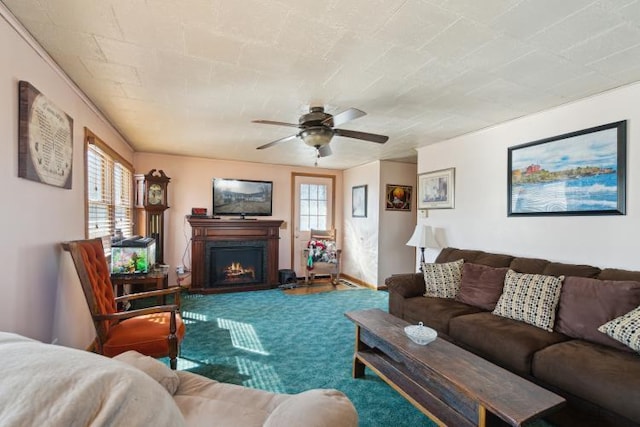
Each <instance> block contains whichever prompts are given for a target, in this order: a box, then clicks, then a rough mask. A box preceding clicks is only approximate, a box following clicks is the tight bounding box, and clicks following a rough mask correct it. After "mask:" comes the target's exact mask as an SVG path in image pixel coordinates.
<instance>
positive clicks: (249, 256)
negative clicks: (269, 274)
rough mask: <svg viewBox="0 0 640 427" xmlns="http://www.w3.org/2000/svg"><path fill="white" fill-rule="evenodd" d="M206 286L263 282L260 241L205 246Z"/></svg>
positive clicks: (262, 246)
mask: <svg viewBox="0 0 640 427" xmlns="http://www.w3.org/2000/svg"><path fill="white" fill-rule="evenodd" d="M207 249H208V250H207V255H208V258H209V259H208V263H207V264H208V269H207V270H208V271H207V273H208V279H207V281H206V283H207V284H208V287H210V288H211V287H216V286H229V285H246V284H252V283H256V284H259V283H264V277H265V265H266V262H265V257H266V250H265V246H264V244H262V242H226V243H224V242H216V244H211V245H210V246H209V247H208V248H207Z"/></svg>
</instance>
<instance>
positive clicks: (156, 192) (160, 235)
mask: <svg viewBox="0 0 640 427" xmlns="http://www.w3.org/2000/svg"><path fill="white" fill-rule="evenodd" d="M169 181H171V178H169V177H168V176H167V175H165V174H164V171H162V170H159V171H158V173H156V170H155V169H151V171H150V172H149V173H148V174H146V175H144V184H143V203H142V205H143V208H144V217H145V218H144V219H143V221H144V225H145V230H144V231H145V232H144V234H145V236H147V237H153V238H154V239H155V240H156V262H157V263H158V264H164V211H165V210H167V208H169V206H168V205H167V187H168V185H169Z"/></svg>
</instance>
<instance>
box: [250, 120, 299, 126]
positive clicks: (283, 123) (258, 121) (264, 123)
mask: <svg viewBox="0 0 640 427" xmlns="http://www.w3.org/2000/svg"><path fill="white" fill-rule="evenodd" d="M251 123H260V124H261V125H276V126H289V127H293V128H297V127H300V125H294V124H293V123H285V122H274V121H273V120H251Z"/></svg>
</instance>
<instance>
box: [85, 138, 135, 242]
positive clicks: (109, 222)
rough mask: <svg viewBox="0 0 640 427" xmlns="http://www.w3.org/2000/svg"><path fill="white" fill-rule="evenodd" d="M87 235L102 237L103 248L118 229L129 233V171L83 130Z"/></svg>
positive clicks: (131, 220) (100, 142) (130, 191)
mask: <svg viewBox="0 0 640 427" xmlns="http://www.w3.org/2000/svg"><path fill="white" fill-rule="evenodd" d="M87 135H88V137H87V141H88V144H87V152H86V155H87V195H86V198H87V237H88V238H96V237H100V238H102V242H103V246H104V248H105V252H107V251H108V250H109V248H110V246H111V236H113V235H114V234H115V232H116V230H120V231H121V232H122V234H123V235H124V236H125V237H130V236H131V235H132V234H133V172H132V168H131V166H130V165H129V164H127V163H125V162H124V161H123V160H122V159H121V158H119V156H117V155H116V154H115V153H112V152H111V150H110V149H109V148H108V147H107V146H106V145H105V144H104V143H103V142H102V141H100V140H99V139H98V138H97V137H95V135H93V134H91V133H90V131H88V130H87Z"/></svg>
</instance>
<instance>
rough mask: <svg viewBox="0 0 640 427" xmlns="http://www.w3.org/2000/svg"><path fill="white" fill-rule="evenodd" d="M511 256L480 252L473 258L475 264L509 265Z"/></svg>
mask: <svg viewBox="0 0 640 427" xmlns="http://www.w3.org/2000/svg"><path fill="white" fill-rule="evenodd" d="M511 261H513V256H511V255H502V254H492V253H489V252H481V253H479V254H478V256H476V257H475V258H474V259H473V262H474V263H475V264H482V265H488V266H489V267H509V265H510V264H511Z"/></svg>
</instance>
